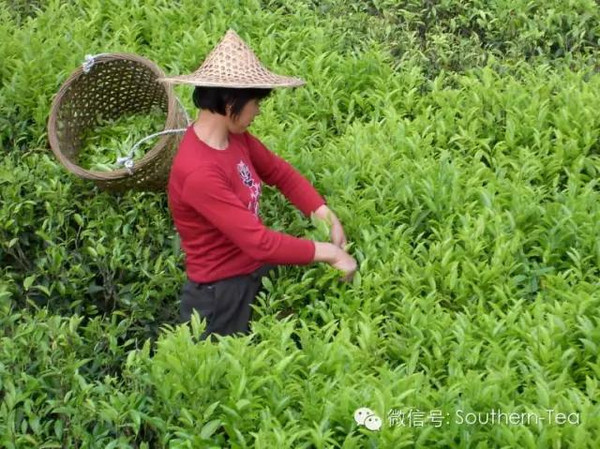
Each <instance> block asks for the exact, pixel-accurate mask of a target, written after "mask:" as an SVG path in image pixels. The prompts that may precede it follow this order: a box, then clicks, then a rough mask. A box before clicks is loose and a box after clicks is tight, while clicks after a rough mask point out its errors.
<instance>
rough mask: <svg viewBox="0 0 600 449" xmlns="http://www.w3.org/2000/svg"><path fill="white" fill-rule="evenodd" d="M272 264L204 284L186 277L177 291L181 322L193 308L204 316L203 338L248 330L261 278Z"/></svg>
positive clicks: (189, 314)
mask: <svg viewBox="0 0 600 449" xmlns="http://www.w3.org/2000/svg"><path fill="white" fill-rule="evenodd" d="M273 268H274V266H272V265H263V266H262V267H260V268H259V269H257V270H256V271H254V272H252V273H250V274H246V275H242V276H235V277H231V278H227V279H222V280H220V281H215V282H211V283H207V284H198V283H196V282H193V281H191V280H189V279H188V280H187V281H186V282H185V284H184V285H183V289H182V292H181V315H180V316H181V321H182V322H188V321H189V320H190V319H191V317H192V313H193V311H194V310H196V311H197V312H198V315H199V316H200V317H201V318H205V319H206V330H205V331H204V333H203V334H202V337H201V338H202V339H203V340H204V339H205V338H207V337H208V336H209V335H211V338H212V339H213V340H214V334H218V335H231V334H235V333H242V334H247V333H249V332H250V320H251V319H252V308H251V307H250V306H251V305H252V304H253V303H254V299H255V298H256V295H257V294H258V292H259V291H260V288H261V286H262V282H261V279H262V277H263V276H266V275H267V274H268V273H269V271H270V270H271V269H273Z"/></svg>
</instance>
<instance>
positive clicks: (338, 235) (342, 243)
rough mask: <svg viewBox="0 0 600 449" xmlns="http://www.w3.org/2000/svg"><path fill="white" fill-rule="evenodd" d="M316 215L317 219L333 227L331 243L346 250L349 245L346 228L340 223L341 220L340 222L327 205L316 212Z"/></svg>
mask: <svg viewBox="0 0 600 449" xmlns="http://www.w3.org/2000/svg"><path fill="white" fill-rule="evenodd" d="M315 215H316V216H317V218H320V219H322V220H325V221H327V222H328V223H329V224H330V225H331V231H330V235H331V243H333V244H334V245H335V246H337V247H339V248H341V249H344V248H345V247H346V243H347V241H346V235H345V234H344V227H343V226H342V223H340V220H338V217H336V215H335V214H334V213H333V212H332V211H331V209H329V207H327V206H326V205H325V204H323V205H322V206H321V207H319V208H318V209H317V210H316V211H315Z"/></svg>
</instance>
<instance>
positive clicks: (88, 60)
mask: <svg viewBox="0 0 600 449" xmlns="http://www.w3.org/2000/svg"><path fill="white" fill-rule="evenodd" d="M107 55H109V53H98V54H97V55H85V61H83V64H81V68H82V69H83V73H89V72H90V70H92V67H93V66H94V64H95V63H96V58H97V57H99V56H107Z"/></svg>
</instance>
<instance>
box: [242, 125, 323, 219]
mask: <svg viewBox="0 0 600 449" xmlns="http://www.w3.org/2000/svg"><path fill="white" fill-rule="evenodd" d="M245 134H246V138H247V142H248V148H249V151H250V159H251V160H252V165H253V166H254V169H255V170H256V173H258V176H260V178H261V179H262V180H263V181H264V182H265V183H267V184H268V185H270V186H275V187H277V188H278V189H279V190H280V191H281V193H283V194H284V195H285V197H286V198H287V199H288V200H290V202H291V203H292V204H293V205H294V206H296V207H297V208H298V210H300V211H301V212H302V213H303V214H304V215H305V216H307V217H308V216H310V214H311V213H312V212H314V211H315V210H316V209H318V208H319V207H320V206H322V205H323V204H326V201H325V199H324V198H323V197H322V196H321V195H320V194H319V193H318V192H317V191H316V190H315V188H314V187H313V186H312V184H311V183H310V182H309V181H308V180H307V179H306V178H305V177H304V176H302V175H301V174H300V173H299V172H298V171H297V170H296V169H295V168H294V167H292V166H291V165H290V164H289V163H288V162H287V161H285V160H284V159H282V158H281V157H279V156H278V155H276V154H275V153H273V152H272V151H270V150H269V149H267V148H266V147H265V146H264V145H263V144H262V143H261V142H260V140H258V139H257V138H256V137H254V136H253V135H252V134H250V133H249V132H246V133H245Z"/></svg>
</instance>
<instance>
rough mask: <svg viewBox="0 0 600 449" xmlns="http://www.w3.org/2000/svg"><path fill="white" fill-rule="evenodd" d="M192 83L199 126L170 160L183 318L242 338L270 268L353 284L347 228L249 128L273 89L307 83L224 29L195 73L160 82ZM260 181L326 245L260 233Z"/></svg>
mask: <svg viewBox="0 0 600 449" xmlns="http://www.w3.org/2000/svg"><path fill="white" fill-rule="evenodd" d="M162 81H165V82H171V83H186V84H192V85H194V86H196V87H195V90H194V95H193V99H194V104H195V105H196V107H197V108H199V109H200V111H199V114H198V118H197V120H196V121H195V122H194V123H193V124H192V125H191V126H190V127H189V128H188V129H187V131H186V133H185V135H184V137H183V139H182V141H181V143H180V146H179V150H178V152H177V154H176V156H175V158H174V160H173V165H172V168H171V173H170V177H169V185H168V196H169V208H170V210H171V213H172V216H173V221H174V223H175V227H176V228H177V231H178V233H179V235H180V238H181V246H182V248H183V250H184V253H185V264H186V273H187V277H188V280H187V282H186V283H185V285H184V287H183V291H182V296H181V319H182V321H188V320H189V319H190V317H191V314H192V313H193V311H194V310H196V311H197V312H198V313H199V315H200V316H201V317H203V318H205V319H206V322H207V327H206V330H205V333H204V335H203V338H205V337H206V336H208V335H213V334H219V335H230V334H234V333H238V332H241V333H248V332H249V330H250V319H251V315H252V309H251V304H252V303H253V301H254V298H255V296H256V294H257V293H258V291H259V289H260V286H261V276H264V275H265V274H266V273H267V272H268V271H269V269H271V268H272V267H273V266H274V265H307V264H310V263H312V262H327V263H329V264H330V265H332V266H333V267H335V268H338V269H340V270H341V271H343V272H344V277H343V279H344V280H350V279H351V278H352V276H353V274H354V272H355V271H356V267H357V265H356V261H355V260H354V258H353V257H352V256H350V255H349V254H348V253H347V252H346V251H345V250H344V246H345V244H346V237H345V235H344V229H343V227H342V225H341V223H340V221H339V220H338V218H337V217H336V216H335V214H334V213H333V212H332V211H331V210H330V209H329V208H328V207H327V205H326V204H325V200H324V199H323V198H322V197H321V195H319V193H318V192H317V191H316V190H315V189H314V188H313V187H312V185H311V184H310V183H309V182H308V181H307V180H306V179H305V178H304V177H303V176H302V175H301V174H300V173H299V172H298V171H296V170H295V169H294V168H293V167H292V166H291V165H290V164H288V163H287V162H286V161H284V160H283V159H281V158H280V157H279V156H277V155H275V154H274V153H272V152H271V151H269V150H268V149H267V148H266V147H265V146H264V145H263V144H262V143H261V142H260V141H259V140H258V139H257V138H256V137H254V136H253V135H252V134H250V133H249V132H248V131H247V128H248V127H249V126H250V124H251V123H252V121H253V120H254V118H255V117H256V116H257V115H258V114H259V113H260V106H259V103H260V101H261V100H262V99H263V98H265V97H267V96H268V95H269V94H270V92H271V89H272V88H275V87H284V86H298V85H301V84H303V81H301V80H299V79H296V78H289V77H283V76H279V75H275V74H273V73H271V72H269V71H268V70H267V69H266V68H264V66H262V64H260V62H259V61H258V59H257V58H256V56H254V54H253V53H252V50H250V48H249V47H248V46H247V45H246V44H245V43H244V42H243V41H242V40H241V39H240V38H239V36H238V35H237V34H236V33H235V32H233V31H232V30H229V31H228V32H227V34H226V35H225V37H224V39H223V40H222V41H221V42H220V43H219V44H218V45H217V47H215V49H214V50H213V51H212V52H211V54H210V55H209V56H208V57H207V59H206V60H205V62H204V63H203V64H202V66H200V68H199V69H198V70H196V72H194V73H193V74H191V75H182V76H177V77H169V78H163V79H162ZM262 182H265V183H267V184H268V185H272V186H275V187H277V188H278V189H279V190H280V191H281V192H282V193H283V194H284V195H285V196H286V197H287V198H288V199H289V200H290V201H291V202H292V203H293V204H294V205H295V206H296V207H297V208H298V209H299V210H300V211H302V212H303V213H304V215H306V216H310V215H311V214H312V213H314V214H315V215H316V216H317V217H319V218H321V219H325V220H329V221H330V222H331V224H332V227H331V239H332V243H327V242H315V241H312V240H308V239H302V238H297V237H293V236H291V235H288V234H284V233H281V232H277V231H273V230H270V229H268V228H266V227H265V226H264V225H263V224H262V222H261V220H260V217H259V198H260V194H261V187H262Z"/></svg>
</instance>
